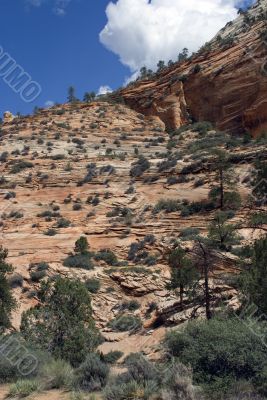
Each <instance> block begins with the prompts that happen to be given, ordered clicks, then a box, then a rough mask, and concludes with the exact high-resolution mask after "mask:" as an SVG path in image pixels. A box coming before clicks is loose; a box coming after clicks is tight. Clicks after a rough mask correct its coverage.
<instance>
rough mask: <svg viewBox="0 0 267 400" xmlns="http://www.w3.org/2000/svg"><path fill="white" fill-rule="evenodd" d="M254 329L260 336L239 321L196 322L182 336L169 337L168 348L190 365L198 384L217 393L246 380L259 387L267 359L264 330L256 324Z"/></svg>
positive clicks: (217, 319)
mask: <svg viewBox="0 0 267 400" xmlns="http://www.w3.org/2000/svg"><path fill="white" fill-rule="evenodd" d="M250 323H251V322H250ZM253 326H254V329H257V332H258V334H257V335H255V333H254V332H253V331H252V330H250V329H249V325H248V322H246V321H241V320H239V319H237V318H228V319H225V318H214V319H212V320H210V321H194V322H190V323H189V324H188V325H187V326H186V328H185V329H184V331H183V332H178V331H173V332H170V333H168V334H167V337H166V346H167V348H168V351H169V352H170V353H171V354H172V355H173V356H174V357H178V358H179V360H180V361H181V362H183V363H184V364H185V365H191V367H192V369H193V374H194V375H193V376H194V381H195V382H196V383H197V384H202V385H203V386H205V385H208V386H210V387H212V386H213V385H214V388H215V387H216V390H217V391H218V392H221V391H223V392H224V391H225V390H227V387H228V388H229V387H230V385H231V383H234V382H235V381H239V380H243V379H244V380H247V381H251V382H254V383H255V384H256V385H260V384H261V383H262V382H263V381H264V378H263V377H264V371H265V370H266V366H267V359H266V355H265V354H266V353H265V350H264V342H263V341H262V340H261V336H260V332H263V326H261V325H260V324H258V323H257V322H256V321H254V322H253ZM265 394H266V393H265Z"/></svg>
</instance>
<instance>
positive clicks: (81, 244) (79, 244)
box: [74, 236, 89, 254]
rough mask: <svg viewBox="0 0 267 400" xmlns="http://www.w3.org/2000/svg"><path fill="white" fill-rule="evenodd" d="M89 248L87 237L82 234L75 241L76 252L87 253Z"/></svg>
mask: <svg viewBox="0 0 267 400" xmlns="http://www.w3.org/2000/svg"><path fill="white" fill-rule="evenodd" d="M88 250H89V244H88V241H87V238H86V237H85V236H81V237H80V238H79V239H78V240H76V242H75V248H74V251H75V253H78V254H87V252H88Z"/></svg>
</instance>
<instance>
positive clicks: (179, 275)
mask: <svg viewBox="0 0 267 400" xmlns="http://www.w3.org/2000/svg"><path fill="white" fill-rule="evenodd" d="M169 266H170V268H171V280H170V282H169V283H168V284H167V289H169V290H176V289H177V288H179V291H180V302H181V306H183V296H184V292H185V290H187V289H189V288H190V287H192V286H193V284H194V283H195V282H196V280H197V279H198V273H197V270H196V269H195V268H194V266H193V265H192V262H191V260H190V259H189V258H188V257H187V255H186V252H185V250H183V249H182V247H180V246H177V247H176V248H175V249H174V250H172V252H171V253H170V255H169Z"/></svg>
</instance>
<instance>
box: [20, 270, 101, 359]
mask: <svg viewBox="0 0 267 400" xmlns="http://www.w3.org/2000/svg"><path fill="white" fill-rule="evenodd" d="M38 297H39V300H40V304H39V305H38V306H35V307H33V308H31V309H29V310H27V311H25V312H24V313H23V314H22V321H21V333H22V335H23V336H24V337H25V338H26V339H27V340H29V341H30V342H31V343H33V344H34V345H35V346H36V347H38V348H41V349H44V350H47V351H49V352H51V354H52V355H53V356H54V357H55V358H58V359H65V360H67V361H69V362H70V363H71V364H72V365H74V366H77V365H79V364H80V363H81V362H82V361H83V360H84V359H85V357H86V354H87V353H88V352H90V351H93V350H94V349H95V347H96V346H97V345H98V344H99V334H98V331H97V329H96V328H95V325H94V321H93V318H92V308H91V299H90V295H89V293H88V290H87V288H86V286H85V285H84V284H83V283H82V282H81V281H79V280H71V279H68V278H62V277H56V278H55V279H53V280H49V281H47V282H43V283H42V285H41V289H40V292H39V293H38Z"/></svg>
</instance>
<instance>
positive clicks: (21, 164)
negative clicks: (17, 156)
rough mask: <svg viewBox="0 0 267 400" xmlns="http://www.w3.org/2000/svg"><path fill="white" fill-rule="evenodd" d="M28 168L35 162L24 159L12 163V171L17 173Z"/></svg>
mask: <svg viewBox="0 0 267 400" xmlns="http://www.w3.org/2000/svg"><path fill="white" fill-rule="evenodd" d="M26 168H33V163H31V162H29V161H24V160H19V161H15V163H14V164H13V165H12V168H11V170H10V173H11V174H17V173H19V172H21V171H23V170H24V169H26Z"/></svg>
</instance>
